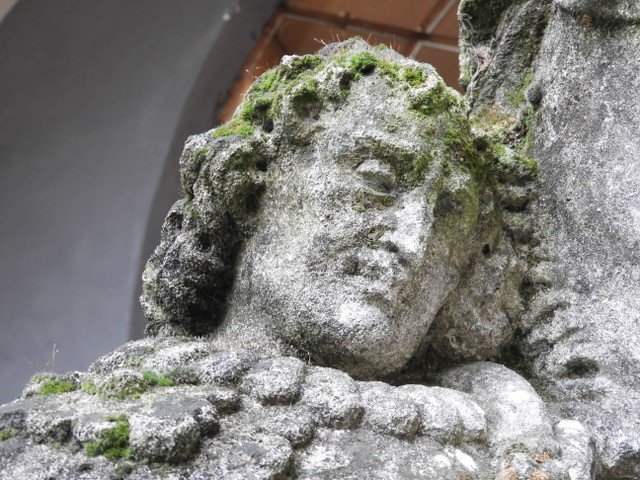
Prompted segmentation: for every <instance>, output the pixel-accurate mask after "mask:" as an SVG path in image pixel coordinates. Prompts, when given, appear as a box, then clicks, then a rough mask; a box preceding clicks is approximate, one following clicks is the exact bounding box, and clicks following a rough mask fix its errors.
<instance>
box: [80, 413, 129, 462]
mask: <svg viewBox="0 0 640 480" xmlns="http://www.w3.org/2000/svg"><path fill="white" fill-rule="evenodd" d="M107 421H109V422H113V423H115V426H114V427H113V428H109V429H107V430H104V431H103V432H101V433H100V438H99V439H98V440H96V441H94V442H90V443H87V444H86V445H85V446H84V450H85V452H86V453H87V455H89V456H90V457H97V456H98V455H103V456H104V457H106V458H108V459H109V460H117V459H119V458H131V457H132V456H133V453H132V452H131V447H130V445H129V435H130V433H131V429H130V427H129V420H128V419H127V417H126V416H124V415H118V416H112V417H109V418H107Z"/></svg>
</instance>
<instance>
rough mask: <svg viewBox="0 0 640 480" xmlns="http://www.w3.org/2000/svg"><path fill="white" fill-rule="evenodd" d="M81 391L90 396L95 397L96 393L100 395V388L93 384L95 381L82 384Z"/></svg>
mask: <svg viewBox="0 0 640 480" xmlns="http://www.w3.org/2000/svg"><path fill="white" fill-rule="evenodd" d="M80 390H81V391H82V392H84V393H88V394H89V395H95V394H96V393H98V388H97V387H96V384H95V383H94V382H93V380H86V381H84V382H82V384H81V385H80Z"/></svg>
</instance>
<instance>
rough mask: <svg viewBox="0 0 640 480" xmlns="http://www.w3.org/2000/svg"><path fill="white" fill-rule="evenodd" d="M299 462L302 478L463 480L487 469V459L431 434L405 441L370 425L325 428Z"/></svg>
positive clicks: (316, 479) (327, 479) (324, 479)
mask: <svg viewBox="0 0 640 480" xmlns="http://www.w3.org/2000/svg"><path fill="white" fill-rule="evenodd" d="M296 465H297V471H298V473H299V477H298V478H301V479H306V480H311V479H314V480H332V479H335V478H340V479H349V480H356V479H358V480H359V479H364V478H366V479H367V480H369V479H371V480H418V479H425V478H427V479H439V480H440V479H442V480H460V479H461V478H475V477H476V475H477V474H478V473H480V472H481V471H482V470H483V464H482V463H478V462H477V461H476V460H473V459H472V458H471V457H470V456H469V455H468V454H466V453H464V452H463V451H461V450H459V449H456V448H454V447H443V446H442V445H440V444H438V443H437V442H434V441H433V440H430V439H426V438H417V439H416V440H415V441H413V442H406V441H403V440H400V439H397V438H394V437H389V436H386V435H385V436H381V435H376V434H375V433H374V432H372V431H370V430H357V431H349V430H328V429H322V430H320V431H319V432H318V438H317V439H316V440H315V441H314V442H313V443H312V444H311V445H310V446H309V447H308V448H307V449H306V450H305V451H304V452H303V453H302V454H301V455H300V456H299V457H298V461H297V463H296ZM465 475H466V477H465Z"/></svg>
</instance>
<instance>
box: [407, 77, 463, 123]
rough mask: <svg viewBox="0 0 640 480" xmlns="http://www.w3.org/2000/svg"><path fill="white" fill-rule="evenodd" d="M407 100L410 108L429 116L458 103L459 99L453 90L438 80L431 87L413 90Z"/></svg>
mask: <svg viewBox="0 0 640 480" xmlns="http://www.w3.org/2000/svg"><path fill="white" fill-rule="evenodd" d="M409 102H410V107H411V109H412V110H415V111H416V112H418V113H421V114H423V115H428V116H431V115H437V114H439V113H442V112H443V111H444V110H447V109H449V108H450V107H453V106H454V105H456V104H460V103H461V100H460V99H459V98H458V95H457V94H456V93H455V92H453V91H452V90H451V89H450V88H448V87H447V86H446V85H445V84H444V83H443V82H442V81H439V82H438V83H437V84H436V85H435V86H433V87H431V88H426V89H424V90H421V91H417V92H415V93H414V94H413V95H411V96H410V100H409Z"/></svg>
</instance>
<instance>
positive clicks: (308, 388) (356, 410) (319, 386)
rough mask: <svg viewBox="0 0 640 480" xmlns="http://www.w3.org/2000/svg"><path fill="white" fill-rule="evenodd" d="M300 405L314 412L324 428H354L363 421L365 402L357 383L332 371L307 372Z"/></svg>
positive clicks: (312, 369)
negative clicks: (363, 404) (363, 403)
mask: <svg viewBox="0 0 640 480" xmlns="http://www.w3.org/2000/svg"><path fill="white" fill-rule="evenodd" d="M300 403H301V404H303V405H306V406H307V407H309V408H310V409H311V411H312V412H313V413H314V415H315V417H316V419H317V422H318V424H319V425H322V426H329V427H333V428H355V427H357V426H358V425H359V423H360V420H361V418H362V412H363V406H362V399H361V397H360V391H359V390H358V386H357V385H356V382H355V381H354V380H353V379H352V378H351V377H350V376H349V375H347V374H346V373H344V372H341V371H340V370H336V369H333V368H327V367H310V368H309V369H308V371H307V378H306V381H305V384H304V386H303V391H302V396H301V398H300Z"/></svg>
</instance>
